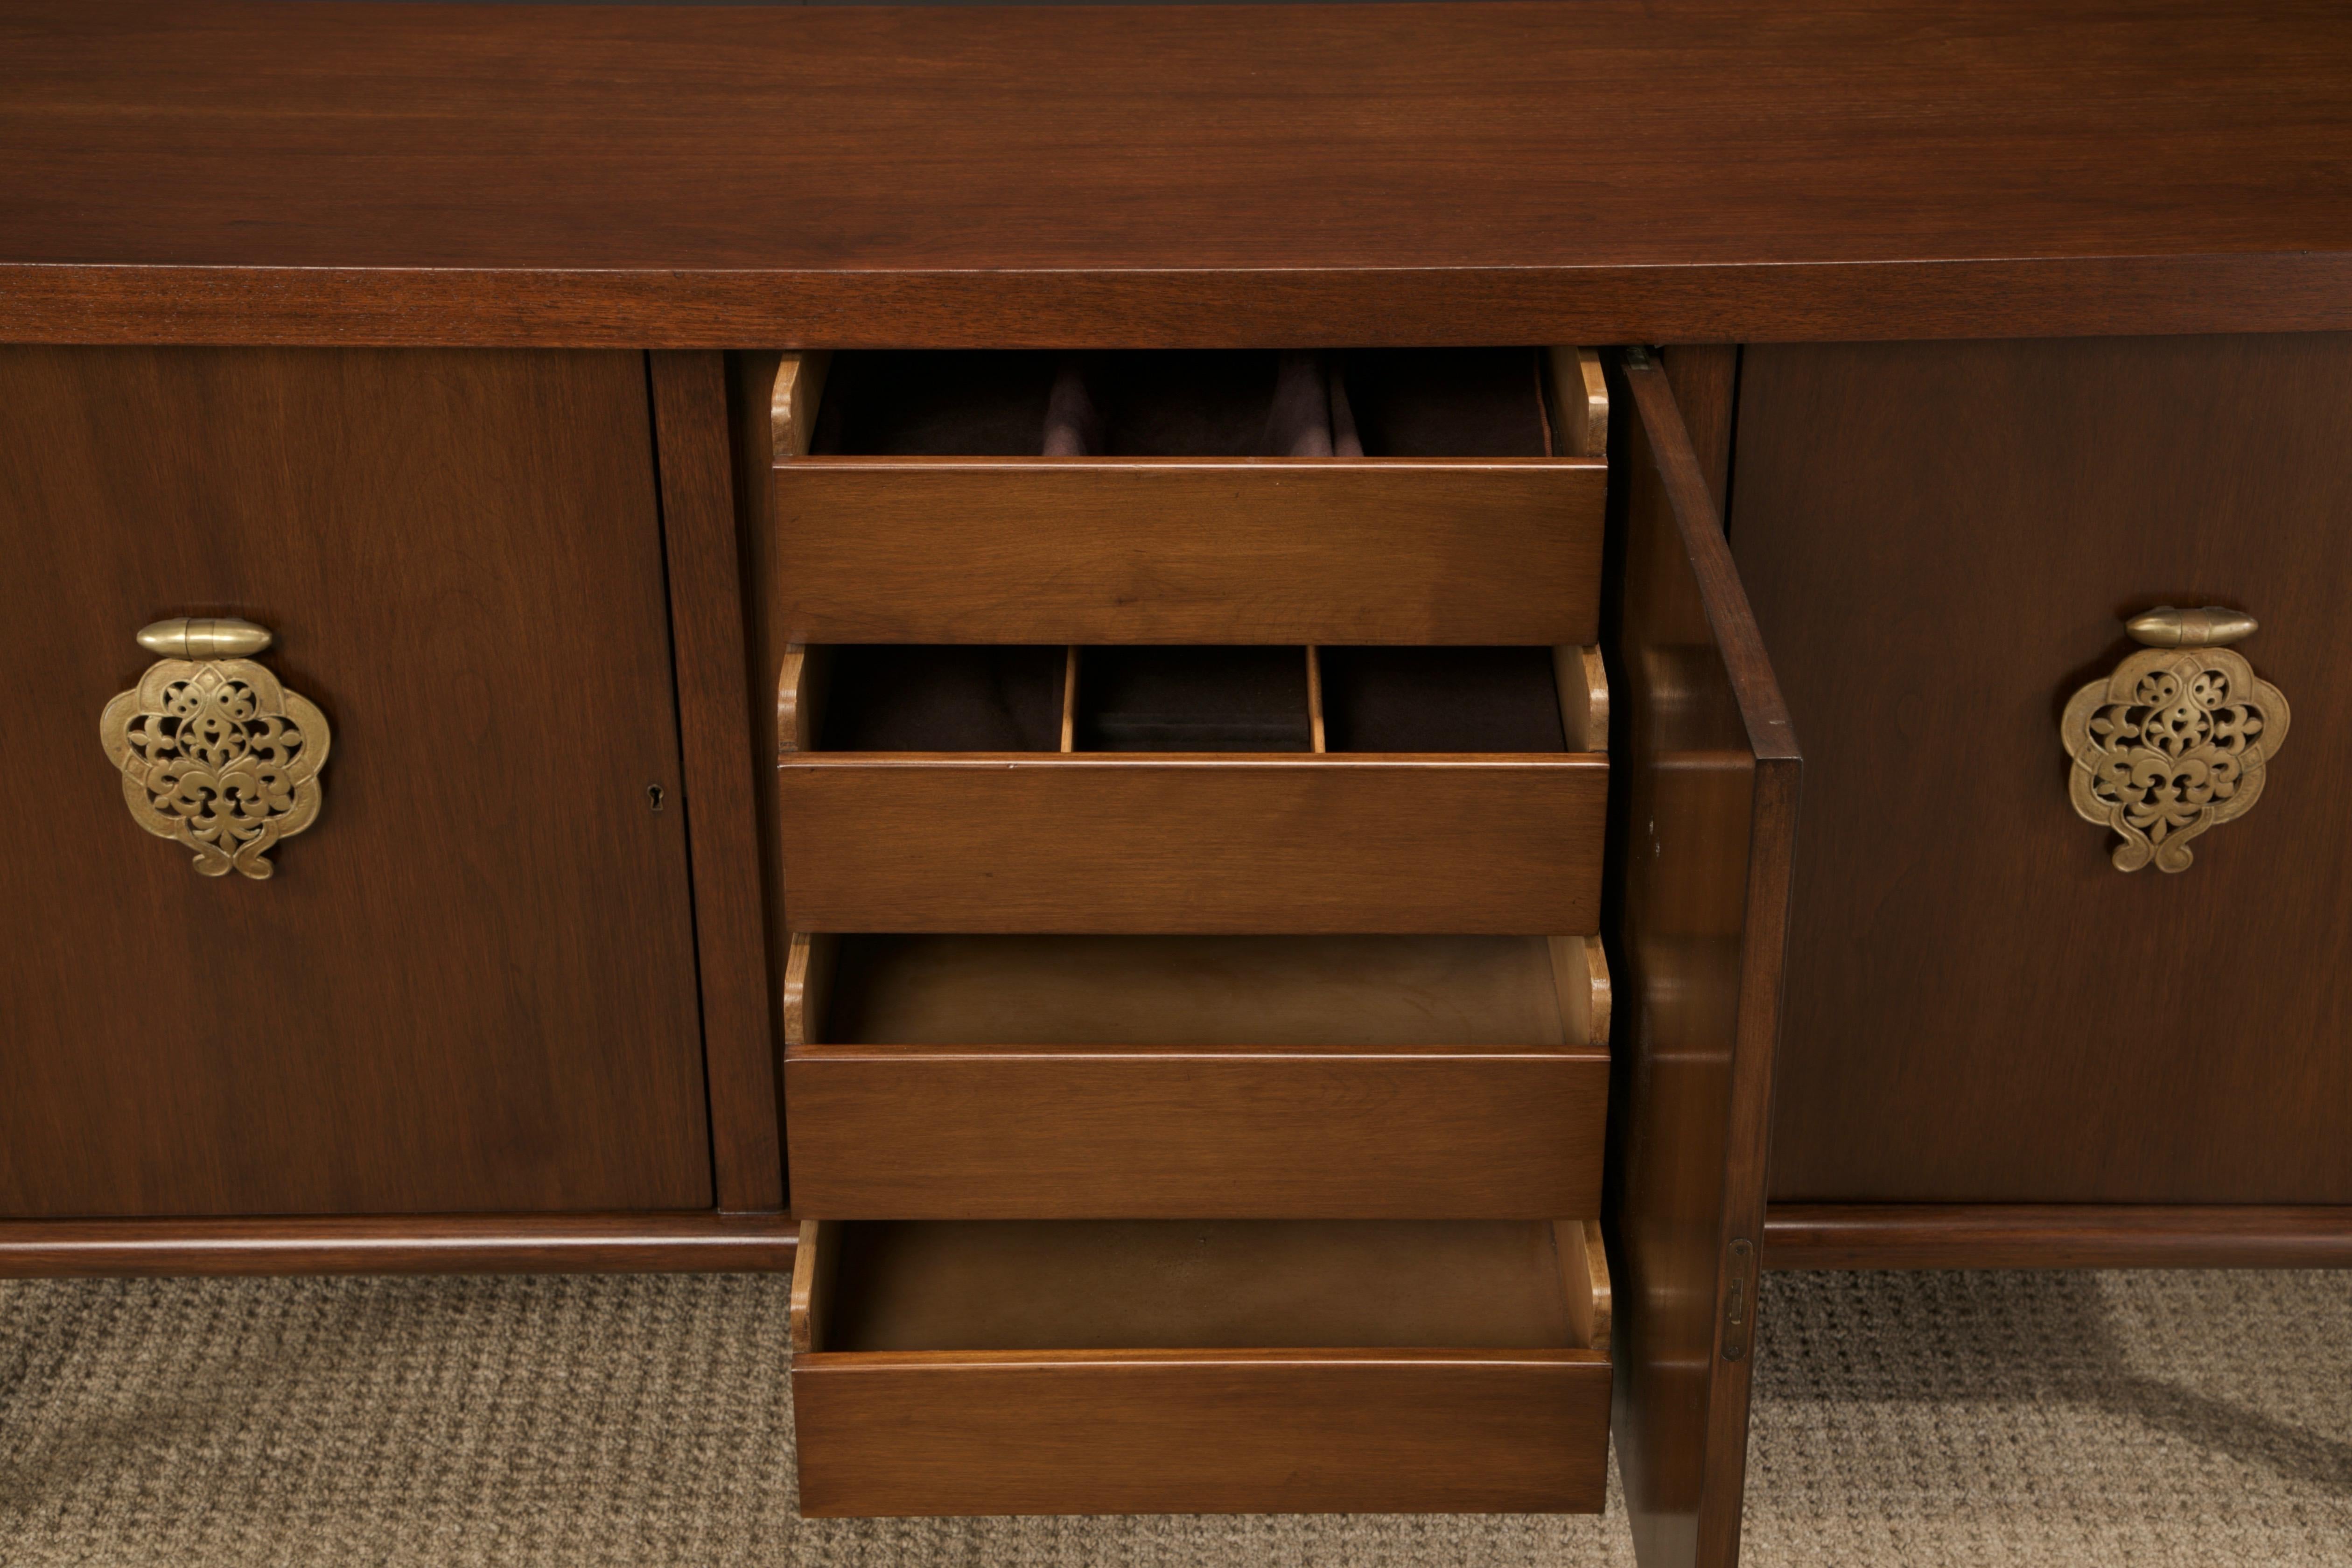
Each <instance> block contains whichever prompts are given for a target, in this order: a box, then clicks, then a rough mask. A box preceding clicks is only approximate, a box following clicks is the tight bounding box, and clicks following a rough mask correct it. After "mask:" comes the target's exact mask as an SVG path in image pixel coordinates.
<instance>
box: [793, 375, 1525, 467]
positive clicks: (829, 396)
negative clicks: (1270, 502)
mask: <svg viewBox="0 0 2352 1568" xmlns="http://www.w3.org/2000/svg"><path fill="white" fill-rule="evenodd" d="M1543 363H1544V362H1543V356H1542V355H1541V354H1540V353H1538V351H1536V350H1534V349H1531V348H1484V349H1409V350H1356V351H1349V352H1334V353H1322V352H1312V351H1298V352H1282V353H1276V352H1273V351H1262V352H1261V351H1192V350H1151V351H1133V352H1125V353H1045V352H1037V353H1013V352H943V351H906V352H874V353H841V354H836V355H835V356H834V358H833V361H832V363H831V367H830V370H829V372H828V374H827V379H826V382H825V387H824V397H823V401H822V402H821V404H820V405H819V409H818V413H817V419H816V426H815V428H814V432H813V435H812V438H811V441H810V445H809V452H810V454H811V455H812V456H818V457H824V456H833V457H967V458H970V457H1054V458H1087V457H1102V458H1119V457H1150V458H1249V457H1271V458H1313V457H1325V458H1328V457H1339V458H1366V457H1370V458H1381V457H1398V458H1407V457H1411V458H1543V457H1548V456H1550V455H1552V452H1553V447H1554V441H1553V438H1552V429H1551V422H1550V418H1549V415H1548V413H1547V410H1546V404H1545V396H1544V386H1543Z"/></svg>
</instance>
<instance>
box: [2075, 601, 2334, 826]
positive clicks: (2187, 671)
mask: <svg viewBox="0 0 2352 1568" xmlns="http://www.w3.org/2000/svg"><path fill="white" fill-rule="evenodd" d="M2253 630H2254V620H2253V617H2252V616H2246V615H2242V614H2240V613H2238V612H2236V611H2233V610H2224V609H2218V608H2211V609H2203V610H2175V609H2173V608H2172V607H2171V606H2169V605H2165V606H2162V607H2160V608H2158V609H2156V610H2152V611H2150V612H2148V613H2147V615H2144V616H2136V617H2134V618H2133V620H2132V621H2131V623H2130V631H2131V634H2132V636H2133V637H2135V638H2137V640H2139V641H2140V642H2143V643H2147V644H2151V645H2154V646H2151V647H2149V648H2148V649H2147V651H2146V652H2144V653H2136V654H2133V655H2132V656H2131V657H2130V658H2126V659H2125V660H2124V661H2123V663H2121V664H2120V665H2117V666H2116V672H2115V673H2114V674H2113V675H2111V676H2109V677H2108V678H2107V679H2105V680H2095V681H2093V682H2091V683H2090V684H2089V685H2088V686H2085V687H2084V688H2083V689H2081V690H2080V691H2077V692H2076V693H2074V700H2072V701H2070V702H2068V703H2067V704H2066V711H2065V715H2064V716H2063V718H2061V719H2060V720H2059V721H2058V732H2059V737H2060V739H2061V741H2062V742H2063V744H2064V745H2065V747H2066V754H2067V755H2068V756H2069V757H2072V758H2073V759H2074V767H2073V768H2072V769H2071V770H2070V771H2069V773H2068V775H2067V781H2068V782H2067V793H2068V795H2069V796H2070V798H2071V799H2072V800H2073V801H2074V811H2075V813H2076V815H2078V816H2081V817H2082V818H2083V820H2084V821H2085V822H2092V823H2096V824H2098V825H2099V826H2103V827H2111V828H2113V829H2115V831H2116V833H2118V834H2120V835H2122V836H2123V840H2124V841H2123V842H2122V843H2121V844H2118V845H2117V846H2116V850H2115V854H2114V856H2113V857H2112V858H2113V860H2114V862H2115V867H2116V870H2118V871H2137V870H2138V869H2139V868H2141V867H2143V866H2146V865H2148V864H2150V863H2153V864H2154V865H2155V867H2156V868H2157V869H2158V870H2159V871H2186V870H2187V869H2189V865H2190V863H2191V862H2192V861H2194V860H2195V858H2196V856H2195V854H2194V853H2193V852H2192V851H2191V850H2190V849H2189V840H2190V839H2192V838H2195V837H2198V836H2199V835H2200V834H2202V833H2204V832H2206V831H2207V830H2208V829H2210V828H2212V827H2215V826H2219V825H2221V823H2224V822H2228V821H2230V820H2231V819H2232V818H2233V817H2240V816H2244V815H2245V814H2246V813H2247V812H2249V811H2252V809H2253V806H2254V803H2255V802H2256V801H2258V800H2260V799H2261V798H2262V795H2263V783H2264V782H2265V781H2266V780H2267V779H2268V777H2269V776H2270V770H2269V763H2270V760H2271V759H2272V758H2273V757H2275V756H2277V755H2278V752H2279V748H2280V746H2281V745H2283V744H2284V742H2285V741H2286V731H2287V722H2288V718H2289V714H2288V710H2287V702H2286V696H2285V694H2284V693H2283V692H2281V691H2280V690H2279V689H2278V688H2277V687H2275V686H2273V685H2272V684H2271V683H2270V682H2269V681H2267V680H2263V679H2260V678H2259V677H2257V676H2256V675H2255V674H2254V670H2253V666H2252V665H2250V664H2248V663H2247V662H2246V660H2245V657H2244V656H2243V655H2242V654H2239V653H2236V652H2234V651H2232V650H2231V649H2230V648H2228V647H2222V646H2221V644H2224V643H2229V642H2234V641H2236V640H2237V639H2238V638H2240V637H2244V636H2246V635H2247V634H2249V633H2251V632H2252V631H2253Z"/></svg>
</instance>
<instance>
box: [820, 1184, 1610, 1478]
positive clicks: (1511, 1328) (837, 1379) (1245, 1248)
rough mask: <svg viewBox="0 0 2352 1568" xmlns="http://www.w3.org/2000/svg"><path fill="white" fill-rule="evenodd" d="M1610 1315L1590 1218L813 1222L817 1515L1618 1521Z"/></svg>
mask: <svg viewBox="0 0 2352 1568" xmlns="http://www.w3.org/2000/svg"><path fill="white" fill-rule="evenodd" d="M1609 1310H1610V1309H1609V1284H1608V1268H1607V1264H1606V1262H1605V1260H1604V1258H1603V1256H1602V1253H1601V1238H1600V1227H1599V1226H1597V1225H1594V1224H1591V1223H1590V1222H1569V1223H1565V1224H1559V1225H1555V1224H1553V1223H1550V1222H1548V1221H1524V1220H1522V1221H1495V1222H1478V1223H1459V1222H1434V1221H1280V1222H1275V1221H1212V1222H1187V1221H1171V1220H1145V1221H1124V1222H1068V1221H1060V1222H1055V1221H1042V1222H1010V1221H995V1222H979V1223H955V1222H946V1223H922V1222H917V1223H888V1222H878V1223H865V1224H859V1223H850V1224H846V1225H845V1224H843V1223H841V1222H838V1221H818V1222H810V1223H808V1224H806V1225H804V1226H803V1229H802V1233H801V1246H800V1252H799V1257H798V1260H797V1268H796V1270H795V1272H794V1274H793V1300H792V1332H793V1411H794V1421H795V1425H796V1427H797V1436H798V1439H799V1450H800V1506H801V1511H802V1512H803V1513H804V1514H810V1515H843V1514H977V1513H995V1514H1001V1513H1160V1512H1176V1513H1260V1512H1295V1511H1312V1512H1326V1511H1335V1512H1336V1511H1344V1512H1364V1511H1370V1512H1385V1513H1396V1512H1457V1511H1473V1510H1496V1511H1537V1510H1541V1511H1555V1512H1557V1511H1569V1510H1581V1511H1597V1510H1599V1509H1600V1508H1601V1500H1602V1494H1603V1491H1604V1488H1605V1479H1606V1472H1607V1464H1608V1451H1609V1399H1610V1363H1609V1353H1608V1342H1609Z"/></svg>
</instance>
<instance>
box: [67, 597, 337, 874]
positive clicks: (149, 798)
mask: <svg viewBox="0 0 2352 1568" xmlns="http://www.w3.org/2000/svg"><path fill="white" fill-rule="evenodd" d="M139 644H140V646H141V647H144V648H147V649H149V650H150V651H151V652H163V651H167V650H169V651H174V652H176V651H182V650H184V651H186V652H188V653H191V654H197V655H200V656H201V655H208V654H215V653H225V652H227V651H228V650H230V649H236V650H238V651H251V652H256V653H257V652H259V651H261V649H263V648H266V647H268V646H269V633H268V630H267V629H266V628H264V627H261V626H254V625H253V624H252V623H251V622H249V621H229V620H197V621H189V620H177V621H159V622H157V623H156V624H155V625H153V626H148V627H146V628H145V629H144V630H142V631H141V633H140V634H139ZM98 735H99V741H100V743H101V744H102V745H104V746H105V748H106V754H107V756H108V757H109V758H110V759H111V760H112V761H113V763H114V765H115V766H116V767H117V768H118V769H120V770H121V773H122V798H123V801H124V803H125V804H127V805H129V806H130V807H131V818H132V820H133V821H135V822H137V823H138V824H139V826H142V827H143V828H145V829H146V830H147V831H148V832H150V833H152V834H153V835H155V836H156V837H158V838H169V839H171V840H173V842H174V843H177V844H179V845H182V846H183V847H186V848H187V849H189V850H191V851H193V852H194V855H195V866H196V869H197V870H198V871H199V872H201V873H203V874H204V875H205V876H207V877H220V876H226V874H227V873H228V872H229V871H231V870H236V871H238V872H241V873H243V874H244V875H246V876H247V877H251V878H253V879H256V880H259V879H264V878H267V877H268V875H269V874H270V872H271V871H272V870H273V869H274V868H273V867H272V866H271V865H270V863H269V860H268V852H269V850H270V849H271V847H274V846H275V845H276V844H278V841H279V840H281V839H285V838H290V837H293V836H294V835H295V834H297V833H299V832H301V831H302V830H303V829H304V828H306V827H308V826H310V824H311V823H312V822H313V821H315V820H317V818H318V816H319V801H320V787H319V770H320V768H322V767H324V766H325V765H326V762H327V748H328V744H329V742H330V741H331V736H330V734H329V733H328V729H327V717H326V715H325V714H323V713H321V712H320V711H319V710H318V708H317V706H316V705H315V704H313V703H312V702H311V701H310V700H309V699H308V698H305V697H302V696H300V695H299V694H298V693H295V692H291V691H289V690H287V689H285V688H284V687H282V686H280V685H279V684H278V678H277V677H276V676H275V675H272V674H271V673H270V672H269V670H268V668H265V667H263V666H261V665H258V664H256V663H254V662H253V661H252V660H251V659H248V658H211V657H197V658H163V659H159V660H157V661H156V662H155V663H154V664H152V665H150V666H148V668H147V672H146V674H144V675H143V676H142V677H140V680H139V684H138V685H137V686H136V687H134V688H133V689H131V690H129V691H125V692H123V693H121V695H119V696H117V697H116V698H115V699H114V700H112V701H111V702H109V703H108V704H107V705H106V711H105V712H104V713H103V714H101V715H100V718H99V721H98Z"/></svg>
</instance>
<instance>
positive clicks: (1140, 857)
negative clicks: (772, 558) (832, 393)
mask: <svg viewBox="0 0 2352 1568" xmlns="http://www.w3.org/2000/svg"><path fill="white" fill-rule="evenodd" d="M1325 652H1326V650H1317V649H1308V648H1302V647H1291V648H1281V649H1277V648H1225V647H1164V648H1133V647H1123V648H1094V647H1078V648H1070V649H1066V650H1063V653H1062V656H1061V666H1062V674H1061V681H1060V698H1059V705H1058V706H1059V733H1058V735H1057V736H1056V740H1057V742H1058V748H1059V749H1058V750H1057V751H1056V752H1053V753H1047V752H1045V750H1044V747H1045V713H1046V711H1047V703H1046V700H1045V695H1044V693H1045V690H1046V689H1047V680H1046V676H1045V671H1047V670H1049V669H1050V668H1051V667H1052V665H1053V662H1054V657H1053V654H1052V651H1051V650H1048V649H1045V648H1038V647H1022V648H1017V649H1000V650H992V651H990V652H988V653H984V654H976V653H975V651H974V650H973V649H971V648H969V647H891V648H888V649H881V648H873V647H861V646H849V647H840V648H835V649H830V650H815V649H794V650H792V651H791V652H790V653H788V655H787V656H786V658H785V660H784V665H785V671H784V689H783V690H782V692H781V693H780V694H779V707H780V710H781V713H782V718H783V722H782V725H781V731H782V746H783V751H782V755H781V756H780V759H779V765H778V774H777V787H778V791H779V800H780V805H781V807H782V809H781V812H780V835H779V836H780V839H781V842H782V856H783V881H784V899H785V914H786V919H787V921H788V922H789V923H790V925H791V927H792V929H793V930H795V931H970V932H993V931H1100V932H1135V933H1194V932H1198V933H1213V932H1231V933H1241V932H1281V931H1297V932H1316V931H1377V932H1418V931H1459V932H1469V933H1474V934H1508V935H1526V934H1537V935H1540V934H1547V933H1552V932H1572V933H1581V932H1586V931H1593V930H1595V929H1597V927H1598V922H1599V912H1600V911H1599V879H1600V867H1601V835H1602V818H1603V814H1604V811H1605V805H1606V795H1607V792H1608V761H1607V758H1606V757H1605V756H1604V755H1602V754H1601V753H1600V752H1598V751H1596V750H1589V749H1587V748H1591V747H1596V746H1598V745H1600V744H1601V743H1603V742H1604V741H1605V736H1606V713H1607V690H1606V685H1605V682H1604V681H1603V679H1602V678H1601V670H1600V664H1599V660H1598V658H1597V657H1593V656H1591V655H1590V653H1589V651H1588V650H1578V649H1569V650H1564V651H1560V652H1558V653H1555V652H1554V651H1552V650H1546V649H1517V650H1512V649H1499V650H1482V651H1477V652H1473V651H1469V650H1454V649H1444V648H1436V649H1393V650H1381V651H1379V652H1378V653H1377V654H1375V653H1373V652H1370V651H1367V652H1363V653H1360V654H1359V653H1352V652H1351V653H1346V654H1340V653H1334V654H1332V655H1331V669H1332V674H1331V677H1330V681H1331V700H1333V701H1334V702H1336V703H1338V704H1339V709H1340V710H1344V712H1345V713H1346V714H1347V715H1348V717H1347V719H1346V721H1345V724H1344V726H1343V731H1344V734H1345V736H1346V737H1347V738H1349V739H1350V740H1353V741H1356V742H1365V743H1385V742H1384V740H1383V738H1384V737H1385V738H1387V739H1392V740H1411V741H1413V742H1417V743H1428V744H1432V745H1436V744H1437V743H1439V742H1463V743H1467V744H1475V745H1486V744H1495V743H1500V742H1517V743H1520V744H1524V745H1526V746H1527V747H1528V748H1529V749H1528V750H1526V751H1498V752H1488V751H1468V750H1464V751H1449V750H1442V749H1433V750H1428V751H1370V750H1356V751H1351V752H1345V753H1339V752H1332V751H1329V750H1328V749H1327V741H1328V737H1327V730H1328V725H1327V722H1326V703H1325V691H1324V688H1325V684H1326V681H1325V678H1324V676H1323V674H1322V673H1321V671H1322V668H1323V665H1324V658H1325ZM976 659H979V660H983V661H984V660H987V659H995V660H997V661H998V662H996V663H994V664H988V665H985V669H986V670H987V671H989V672H991V673H990V674H989V675H988V677H987V678H986V679H982V677H981V676H978V675H974V674H972V673H971V670H972V669H973V668H976V667H975V665H974V661H975V660H976ZM829 665H830V666H832V667H834V668H833V669H832V671H831V673H830V674H829V673H828V668H827V667H828V666H829ZM1424 666H1426V668H1424ZM1556 667H1557V668H1559V669H1561V670H1564V671H1566V672H1567V673H1568V675H1569V677H1570V680H1569V683H1568V684H1567V685H1566V686H1562V685H1561V684H1560V682H1559V680H1558V679H1556V678H1555V676H1554V675H1553V673H1552V671H1553V669H1554V668H1556ZM943 672H944V673H943ZM955 672H962V673H961V674H959V673H955ZM958 703H961V704H963V705H965V706H966V707H967V708H969V709H970V710H971V711H969V712H965V713H961V714H959V713H958V712H957V711H955V707H956V705H957V704H958ZM1546 703H1549V716H1548V715H1547V712H1546V710H1545V709H1544V706H1543V705H1544V704H1546ZM845 704H854V705H856V706H857V707H858V708H859V709H860V711H858V712H856V713H854V714H847V715H845V714H844V713H843V712H842V711H840V710H841V709H842V707H843V706H844V705H845ZM1415 705H1420V706H1423V707H1424V708H1427V709H1429V710H1432V711H1431V713H1430V715H1429V716H1428V717H1427V719H1426V721H1423V722H1422V723H1421V724H1420V725H1419V726H1418V727H1417V728H1415V727H1414V726H1412V725H1410V724H1406V723H1403V722H1402V721H1401V719H1400V716H1401V715H1405V714H1407V713H1408V711H1409V710H1411V709H1412V707H1413V706H1415ZM1439 709H1451V710H1455V711H1454V713H1453V714H1452V715H1451V716H1450V717H1448V716H1446V715H1444V714H1440V713H1438V712H1436V711H1435V710H1439ZM991 735H993V736H996V737H997V738H999V739H1003V738H1008V737H1009V738H1012V739H1016V740H1018V741H1019V742H1020V744H1018V745H990V744H973V743H972V741H973V740H974V739H975V738H977V739H980V740H982V741H985V740H987V739H988V738H989V737H990V736H991ZM861 736H866V737H874V736H879V737H885V738H887V740H888V741H889V742H890V744H888V745H882V744H876V745H875V746H874V747H873V748H872V749H868V750H834V749H831V745H832V742H834V741H835V738H836V737H838V738H842V739H855V738H856V737H861ZM925 744H929V745H930V746H931V747H932V749H917V748H919V747H921V746H923V745H925ZM1096 747H1102V748H1105V749H1102V750H1095V749H1092V748H1096ZM1143 747H1154V748H1158V749H1153V750H1143V749H1139V748H1143ZM1130 748H1138V749H1130ZM1563 748H1566V749H1563Z"/></svg>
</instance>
